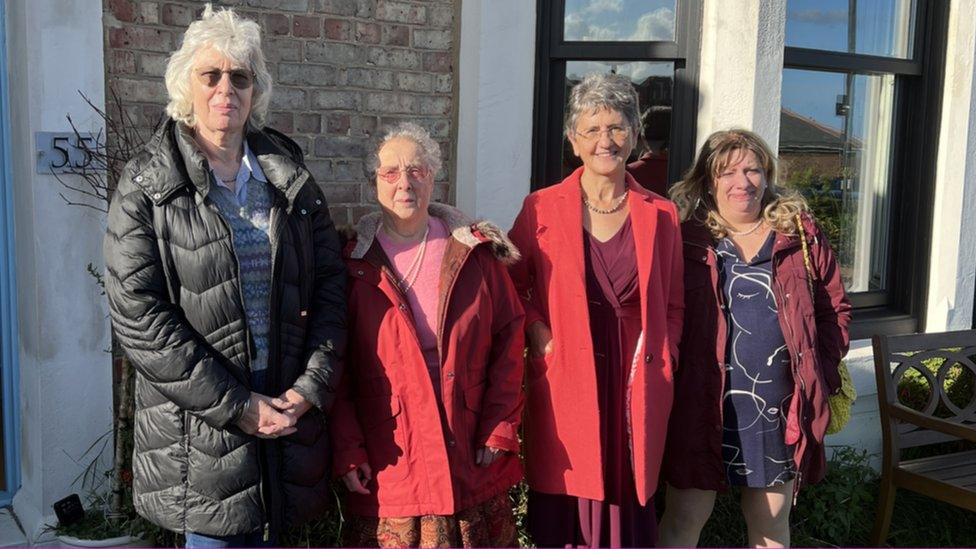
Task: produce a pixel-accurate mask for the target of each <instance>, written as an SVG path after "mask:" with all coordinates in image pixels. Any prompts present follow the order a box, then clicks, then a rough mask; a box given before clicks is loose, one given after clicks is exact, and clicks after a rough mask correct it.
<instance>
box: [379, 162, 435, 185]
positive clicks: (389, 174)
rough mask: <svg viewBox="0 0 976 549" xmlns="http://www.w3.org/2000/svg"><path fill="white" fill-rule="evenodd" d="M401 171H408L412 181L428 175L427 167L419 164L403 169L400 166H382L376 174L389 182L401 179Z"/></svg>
mask: <svg viewBox="0 0 976 549" xmlns="http://www.w3.org/2000/svg"><path fill="white" fill-rule="evenodd" d="M401 173H406V174H407V177H408V178H409V179H410V180H411V181H418V180H420V179H423V178H424V177H427V169H426V168H422V167H419V166H408V167H406V168H405V169H402V170H401V169H400V168H380V169H379V170H377V171H376V175H377V176H379V178H380V179H382V180H383V181H386V182H387V183H396V182H397V181H399V180H400V174H401Z"/></svg>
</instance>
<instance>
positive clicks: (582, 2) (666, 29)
mask: <svg viewBox="0 0 976 549" xmlns="http://www.w3.org/2000/svg"><path fill="white" fill-rule="evenodd" d="M676 1H677V0H566V14H565V18H564V20H563V39H564V40H567V41H613V42H634V41H671V40H674V13H675V4H676Z"/></svg>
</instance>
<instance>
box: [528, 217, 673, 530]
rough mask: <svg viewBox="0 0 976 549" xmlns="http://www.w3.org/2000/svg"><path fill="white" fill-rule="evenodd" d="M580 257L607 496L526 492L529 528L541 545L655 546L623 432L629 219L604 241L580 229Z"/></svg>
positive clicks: (634, 310)
mask: <svg viewBox="0 0 976 549" xmlns="http://www.w3.org/2000/svg"><path fill="white" fill-rule="evenodd" d="M584 256H585V258H586V294H587V300H588V302H589V312H590V333H591V335H592V337H593V358H594V362H595V364H596V374H597V375H596V379H597V385H598V392H597V394H598V397H599V406H600V439H601V440H602V441H603V445H602V454H603V463H604V469H603V471H602V473H603V484H604V496H605V500H604V501H595V500H590V499H586V498H579V497H575V496H570V495H564V494H544V493H542V492H536V491H530V492H529V502H528V528H529V532H530V534H531V535H532V538H533V541H534V542H535V544H536V545H537V546H539V547H653V546H654V543H655V541H656V539H657V518H656V517H655V514H654V503H653V500H651V501H649V502H648V503H647V505H646V506H641V505H639V504H638V503H637V489H636V487H635V486H634V472H633V468H632V466H631V453H630V444H629V441H628V434H627V399H626V394H627V379H628V376H629V373H630V365H631V362H632V360H633V356H634V350H635V349H636V347H637V340H638V338H639V337H640V331H641V314H640V289H639V287H638V277H637V255H636V250H635V249H634V237H633V233H632V229H631V224H630V219H629V218H628V219H627V220H626V221H625V222H624V224H623V226H622V227H621V228H620V230H619V231H617V234H615V235H614V236H613V237H611V238H610V239H609V240H607V241H606V242H600V241H599V240H597V239H596V238H594V237H593V236H591V235H589V234H586V235H585V238H584Z"/></svg>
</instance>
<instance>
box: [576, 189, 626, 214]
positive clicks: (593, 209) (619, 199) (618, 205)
mask: <svg viewBox="0 0 976 549" xmlns="http://www.w3.org/2000/svg"><path fill="white" fill-rule="evenodd" d="M626 199H627V192H626V191H624V194H622V195H620V196H619V197H617V198H616V202H615V203H614V205H613V207H612V208H610V209H609V210H601V209H600V208H597V207H596V206H594V205H593V204H590V200H589V199H588V198H586V195H585V194H584V195H583V205H584V206H586V209H588V210H590V211H591V212H593V213H598V214H603V215H608V214H612V213H615V212H616V211H617V210H619V209H620V208H622V207H623V205H624V202H625V201H626Z"/></svg>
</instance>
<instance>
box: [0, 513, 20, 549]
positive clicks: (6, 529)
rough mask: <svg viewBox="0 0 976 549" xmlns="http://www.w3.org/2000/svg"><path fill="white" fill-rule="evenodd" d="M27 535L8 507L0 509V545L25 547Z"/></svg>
mask: <svg viewBox="0 0 976 549" xmlns="http://www.w3.org/2000/svg"><path fill="white" fill-rule="evenodd" d="M26 546H27V536H25V535H24V532H23V531H21V529H20V524H18V523H17V519H15V518H14V514H13V512H11V510H10V508H9V507H4V508H3V509H0V547H26Z"/></svg>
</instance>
